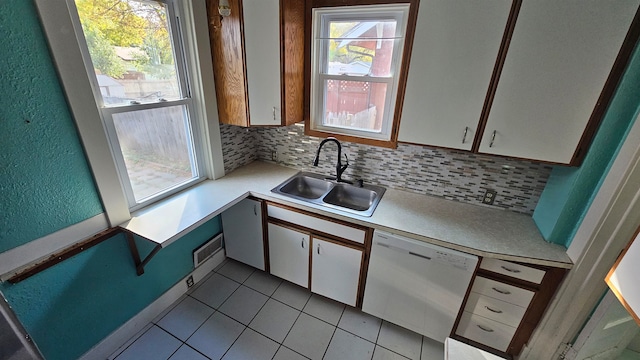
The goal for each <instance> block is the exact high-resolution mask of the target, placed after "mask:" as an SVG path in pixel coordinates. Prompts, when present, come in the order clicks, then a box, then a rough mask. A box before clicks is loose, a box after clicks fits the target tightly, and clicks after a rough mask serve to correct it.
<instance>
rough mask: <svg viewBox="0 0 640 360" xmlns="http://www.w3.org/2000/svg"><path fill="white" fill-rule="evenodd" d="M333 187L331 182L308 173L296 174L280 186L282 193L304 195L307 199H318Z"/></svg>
mask: <svg viewBox="0 0 640 360" xmlns="http://www.w3.org/2000/svg"><path fill="white" fill-rule="evenodd" d="M331 187H332V184H331V182H329V181H325V180H323V179H317V178H314V177H311V176H307V175H300V176H295V177H293V178H291V179H290V180H288V181H287V183H286V184H285V185H284V186H282V187H281V188H280V193H284V194H288V195H292V196H296V197H302V198H305V199H318V198H320V197H321V196H322V195H324V194H326V193H327V192H328V191H329V190H330V189H331Z"/></svg>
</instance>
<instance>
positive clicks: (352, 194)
mask: <svg viewBox="0 0 640 360" xmlns="http://www.w3.org/2000/svg"><path fill="white" fill-rule="evenodd" d="M377 198H378V193H377V192H375V191H374V190H370V189H364V188H359V187H356V186H353V185H341V184H338V185H336V186H334V187H333V189H331V191H329V193H328V194H327V196H325V197H324V199H323V201H324V202H326V203H328V204H332V205H335V206H342V207H346V208H349V209H352V210H357V211H367V210H369V208H370V207H371V205H373V203H374V201H376V199H377Z"/></svg>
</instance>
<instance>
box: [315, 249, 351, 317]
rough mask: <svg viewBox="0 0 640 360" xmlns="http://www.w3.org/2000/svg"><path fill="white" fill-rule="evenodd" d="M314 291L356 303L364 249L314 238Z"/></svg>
mask: <svg viewBox="0 0 640 360" xmlns="http://www.w3.org/2000/svg"><path fill="white" fill-rule="evenodd" d="M312 241H313V251H312V260H311V291H312V292H314V293H316V294H320V295H323V296H326V297H328V298H331V299H334V300H337V301H340V302H342V303H345V304H347V305H351V306H356V300H357V297H358V285H359V283H360V268H361V265H362V257H363V251H362V250H359V249H355V248H351V247H347V246H344V245H340V244H337V243H335V242H330V241H325V240H321V239H318V238H316V237H314V238H313V240H312Z"/></svg>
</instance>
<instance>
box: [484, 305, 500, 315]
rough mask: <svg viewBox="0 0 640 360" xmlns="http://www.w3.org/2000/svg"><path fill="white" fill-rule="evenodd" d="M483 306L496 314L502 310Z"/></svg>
mask: <svg viewBox="0 0 640 360" xmlns="http://www.w3.org/2000/svg"><path fill="white" fill-rule="evenodd" d="M485 308H486V309H487V310H489V311H491V312H492V313H496V314H502V310H494V309H492V308H490V307H488V306H486V305H485Z"/></svg>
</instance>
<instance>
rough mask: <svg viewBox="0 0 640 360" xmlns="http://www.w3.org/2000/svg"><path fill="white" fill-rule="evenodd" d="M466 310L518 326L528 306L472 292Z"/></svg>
mask: <svg viewBox="0 0 640 360" xmlns="http://www.w3.org/2000/svg"><path fill="white" fill-rule="evenodd" d="M464 310H465V311H468V312H470V313H473V314H476V315H480V316H483V317H485V318H487V319H491V320H495V321H497V322H499V323H502V324H505V325H509V326H513V327H516V328H517V327H518V325H520V321H521V320H522V317H523V316H524V313H525V312H526V311H527V308H524V307H521V306H518V305H513V304H509V303H508V302H504V301H501V300H498V299H494V298H490V297H488V296H484V295H480V294H478V293H474V292H471V293H470V294H469V299H468V300H467V305H466V306H465V308H464Z"/></svg>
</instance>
